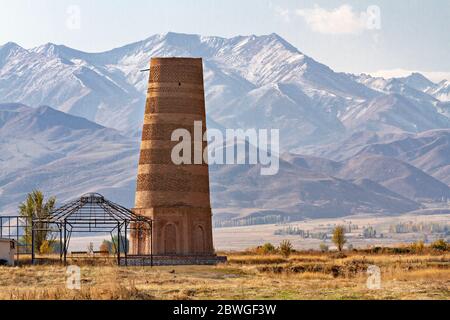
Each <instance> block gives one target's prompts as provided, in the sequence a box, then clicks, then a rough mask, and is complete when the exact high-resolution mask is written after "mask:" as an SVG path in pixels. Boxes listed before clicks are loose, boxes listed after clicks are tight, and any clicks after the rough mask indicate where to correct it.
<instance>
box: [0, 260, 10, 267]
mask: <svg viewBox="0 0 450 320" xmlns="http://www.w3.org/2000/svg"><path fill="white" fill-rule="evenodd" d="M7 264H8V261H6V260H4V259H0V266H6V265H7Z"/></svg>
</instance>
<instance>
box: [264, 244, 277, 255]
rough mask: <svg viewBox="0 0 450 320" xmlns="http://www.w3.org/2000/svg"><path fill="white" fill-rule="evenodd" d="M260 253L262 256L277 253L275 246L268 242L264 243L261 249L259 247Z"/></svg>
mask: <svg viewBox="0 0 450 320" xmlns="http://www.w3.org/2000/svg"><path fill="white" fill-rule="evenodd" d="M260 251H261V253H262V254H270V253H274V252H276V251H277V249H276V248H275V246H274V245H273V244H271V243H270V242H267V243H265V244H264V245H263V246H262V247H260Z"/></svg>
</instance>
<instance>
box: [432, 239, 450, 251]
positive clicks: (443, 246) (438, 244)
mask: <svg viewBox="0 0 450 320" xmlns="http://www.w3.org/2000/svg"><path fill="white" fill-rule="evenodd" d="M431 248H432V249H434V250H437V251H447V250H448V248H449V245H448V243H447V242H445V240H444V239H439V240H436V241H435V242H433V243H432V244H431Z"/></svg>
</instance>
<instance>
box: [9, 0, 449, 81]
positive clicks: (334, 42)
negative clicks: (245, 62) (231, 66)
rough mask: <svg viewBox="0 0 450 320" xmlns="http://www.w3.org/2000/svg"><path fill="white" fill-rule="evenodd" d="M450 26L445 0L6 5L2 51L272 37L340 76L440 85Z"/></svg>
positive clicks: (98, 0)
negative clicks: (407, 76)
mask: <svg viewBox="0 0 450 320" xmlns="http://www.w3.org/2000/svg"><path fill="white" fill-rule="evenodd" d="M374 10H375V11H374ZM377 10H378V11H379V15H378V14H377V12H378V11H377ZM78 13H79V14H78ZM78 17H79V19H78ZM449 21H450V1H448V0H433V1H423V0H396V1H392V0H391V1H384V0H370V1H365V0H358V1H350V0H348V1H336V0H327V1H319V0H315V1H309V0H305V1H300V0H279V1H277V0H271V1H270V0H227V1H218V0H216V1H213V0H197V1H193V0H191V1H187V0H184V1H183V0H164V1H162V0H160V1H156V0H132V1H130V0H127V1H125V0H0V44H2V43H6V42H8V41H13V42H16V43H18V44H20V45H21V46H23V47H25V48H30V47H34V46H38V45H41V44H44V43H47V42H53V43H58V44H65V45H67V46H70V47H73V48H77V49H80V50H84V51H91V52H96V51H103V50H108V49H112V48H114V47H118V46H121V45H124V44H127V43H130V42H133V41H138V40H142V39H144V38H146V37H148V36H150V35H152V34H155V33H166V32H168V31H174V32H183V33H196V34H202V35H218V36H224V37H232V36H236V35H248V34H256V35H261V34H270V33H272V32H276V33H278V34H279V35H281V36H282V37H284V38H285V39H286V40H288V41H289V42H291V43H292V44H293V45H295V46H296V47H297V48H298V49H299V50H300V51H302V52H303V53H305V54H307V55H309V56H311V57H313V58H314V59H316V60H318V61H320V62H323V63H325V64H327V65H329V66H330V67H332V68H333V69H334V70H336V71H346V72H371V73H376V72H378V73H377V74H383V75H398V74H401V73H407V72H409V71H421V72H425V73H426V75H428V76H429V77H431V78H433V80H436V81H437V80H440V79H441V78H444V77H448V75H450V58H449V57H450V32H449V30H450V22H449Z"/></svg>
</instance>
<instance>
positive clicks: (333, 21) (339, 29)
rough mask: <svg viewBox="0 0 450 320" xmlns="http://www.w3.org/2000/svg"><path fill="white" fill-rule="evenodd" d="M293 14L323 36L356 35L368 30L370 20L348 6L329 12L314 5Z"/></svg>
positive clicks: (362, 13)
mask: <svg viewBox="0 0 450 320" xmlns="http://www.w3.org/2000/svg"><path fill="white" fill-rule="evenodd" d="M295 13H296V15H298V16H299V17H302V18H303V19H304V20H305V22H306V23H307V24H308V26H309V27H310V28H311V29H312V30H313V31H316V32H319V33H323V34H358V33H361V32H362V31H364V30H365V29H367V28H368V19H369V18H371V17H369V16H368V13H367V12H360V13H358V12H355V11H354V10H353V8H352V7H351V6H350V5H348V4H344V5H342V6H340V7H338V8H335V9H331V10H327V9H324V8H322V7H320V6H318V5H315V6H314V8H312V9H297V10H296V11H295Z"/></svg>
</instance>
